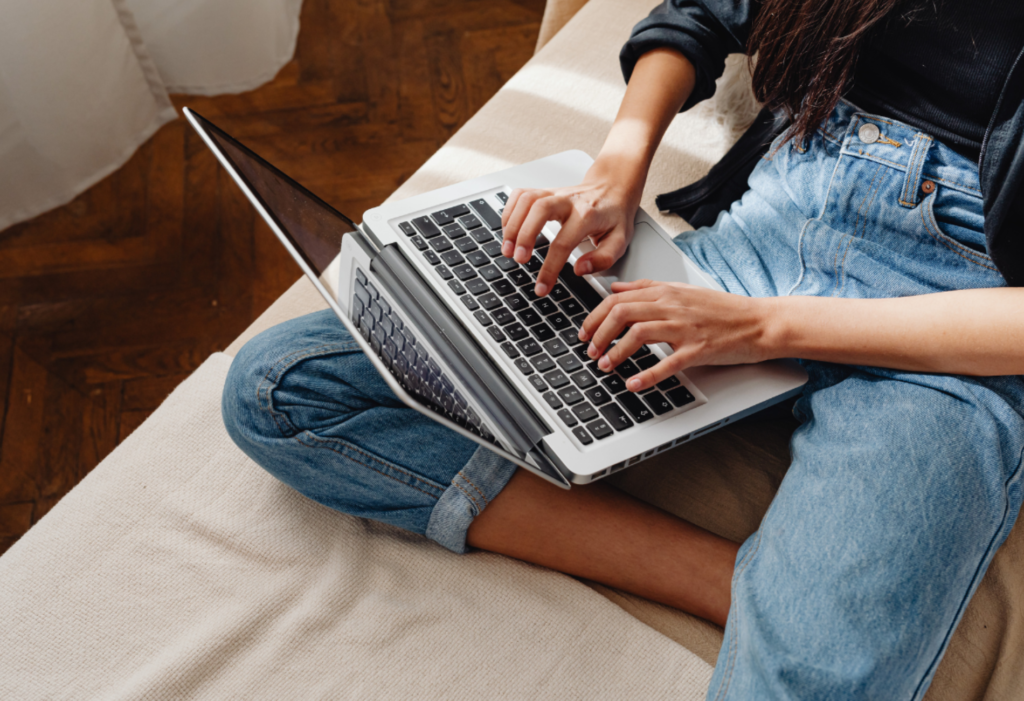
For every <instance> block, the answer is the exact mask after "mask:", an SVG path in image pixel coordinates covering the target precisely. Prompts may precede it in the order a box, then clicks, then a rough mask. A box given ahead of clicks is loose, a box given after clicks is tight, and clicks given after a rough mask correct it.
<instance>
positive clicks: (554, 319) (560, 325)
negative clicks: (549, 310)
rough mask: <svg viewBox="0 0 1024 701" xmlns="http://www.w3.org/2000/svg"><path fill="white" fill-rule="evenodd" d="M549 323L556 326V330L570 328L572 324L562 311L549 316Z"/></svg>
mask: <svg viewBox="0 0 1024 701" xmlns="http://www.w3.org/2000/svg"><path fill="white" fill-rule="evenodd" d="M548 323H549V324H551V325H552V326H553V327H554V328H555V331H561V330H562V329H566V328H569V326H570V322H569V317H567V316H566V315H565V314H563V313H562V312H556V313H554V314H552V315H551V316H549V317H548Z"/></svg>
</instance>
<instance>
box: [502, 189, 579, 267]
mask: <svg viewBox="0 0 1024 701" xmlns="http://www.w3.org/2000/svg"><path fill="white" fill-rule="evenodd" d="M571 214H572V202H570V201H569V200H568V198H565V197H544V198H542V199H539V200H537V201H536V202H534V203H533V206H532V207H531V208H530V213H529V214H528V215H527V216H526V220H525V221H523V225H522V226H521V227H519V233H518V235H517V236H516V248H515V254H514V256H513V257H514V258H515V260H516V262H517V263H526V262H527V261H529V260H530V256H531V255H533V245H534V243H535V242H536V241H537V235H538V234H540V230H541V229H542V228H543V227H544V225H545V224H546V223H548V222H549V221H557V222H559V223H561V222H563V221H565V220H566V219H568V218H569V216H570V215H571Z"/></svg>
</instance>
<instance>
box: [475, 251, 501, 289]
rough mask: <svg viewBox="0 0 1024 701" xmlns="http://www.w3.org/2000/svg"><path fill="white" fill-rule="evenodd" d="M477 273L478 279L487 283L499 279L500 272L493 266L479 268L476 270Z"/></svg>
mask: <svg viewBox="0 0 1024 701" xmlns="http://www.w3.org/2000/svg"><path fill="white" fill-rule="evenodd" d="M471 255H472V254H471ZM477 272H478V273H480V277H482V278H483V279H484V280H486V281H487V282H494V281H495V280H497V279H499V278H500V277H501V271H500V270H498V269H497V268H496V267H495V266H493V265H485V266H484V267H482V268H480V270H478V271H477Z"/></svg>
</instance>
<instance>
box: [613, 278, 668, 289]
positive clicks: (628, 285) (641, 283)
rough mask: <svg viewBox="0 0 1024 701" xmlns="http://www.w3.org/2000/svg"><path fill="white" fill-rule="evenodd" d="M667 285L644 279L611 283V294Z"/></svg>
mask: <svg viewBox="0 0 1024 701" xmlns="http://www.w3.org/2000/svg"><path fill="white" fill-rule="evenodd" d="M664 284H668V283H663V282H658V281H656V280H648V279H646V278H644V279H642V280H631V281H629V282H613V283H612V292H628V291H630V290H640V289H643V288H645V287H654V286H655V285H664Z"/></svg>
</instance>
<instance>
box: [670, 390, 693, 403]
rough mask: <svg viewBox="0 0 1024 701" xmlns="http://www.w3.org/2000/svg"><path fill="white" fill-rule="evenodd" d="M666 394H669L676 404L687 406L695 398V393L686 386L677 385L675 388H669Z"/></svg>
mask: <svg viewBox="0 0 1024 701" xmlns="http://www.w3.org/2000/svg"><path fill="white" fill-rule="evenodd" d="M665 394H667V395H668V398H669V399H670V400H671V401H672V403H673V404H675V405H676V406H686V405H687V404H689V403H690V402H692V401H693V400H694V399H693V395H692V394H690V390H688V389H686V388H685V387H676V388H675V389H673V390H669V391H668V392H666V393H665Z"/></svg>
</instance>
